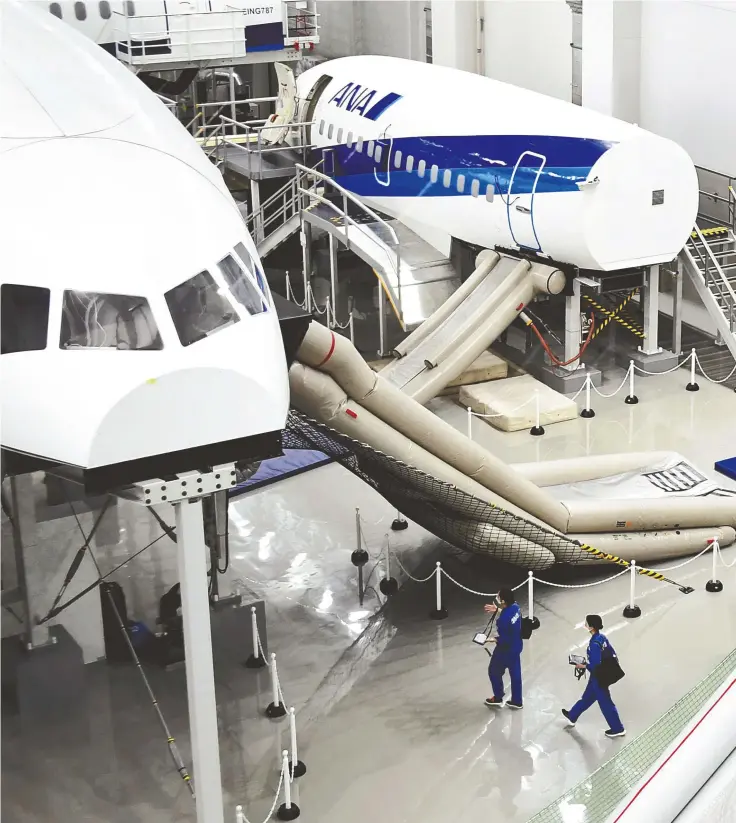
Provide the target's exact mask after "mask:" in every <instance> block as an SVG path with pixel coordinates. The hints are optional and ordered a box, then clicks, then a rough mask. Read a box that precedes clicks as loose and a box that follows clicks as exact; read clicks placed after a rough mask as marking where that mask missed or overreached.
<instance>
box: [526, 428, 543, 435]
mask: <svg viewBox="0 0 736 823" xmlns="http://www.w3.org/2000/svg"><path fill="white" fill-rule="evenodd" d="M529 434H531V436H532V437H541V436H542V435H543V434H544V426H532V427H531V429H529Z"/></svg>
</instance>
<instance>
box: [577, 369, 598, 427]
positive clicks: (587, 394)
mask: <svg viewBox="0 0 736 823" xmlns="http://www.w3.org/2000/svg"><path fill="white" fill-rule="evenodd" d="M591 385H592V384H591V380H590V375H589V374H588V375H586V377H585V408H584V409H583V410H582V411H581V412H580V416H581V417H584V418H586V419H588V418H590V417H595V412H594V411H593V409H591V408H590V387H591Z"/></svg>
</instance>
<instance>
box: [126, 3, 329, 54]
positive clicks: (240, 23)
mask: <svg viewBox="0 0 736 823" xmlns="http://www.w3.org/2000/svg"><path fill="white" fill-rule="evenodd" d="M274 7H277V8H278V10H279V11H280V14H277V17H276V19H277V20H278V19H280V20H281V22H282V36H281V37H280V38H279V42H278V43H275V44H274V51H278V50H279V49H281V48H283V47H284V46H286V47H292V48H295V49H302V48H307V49H311V48H313V47H314V46H315V44H317V43H318V42H319V34H318V32H319V25H318V18H319V15H318V14H317V13H316V11H315V10H314V2H312V1H311V0H280V2H279V0H276V1H275V3H274ZM126 11H127V6H126ZM249 11H250V10H249V9H243V8H240V9H238V8H233V7H230V8H228V9H226V10H222V11H197V10H194V8H191V9H190V10H187V11H180V12H179V13H171V12H169V13H167V14H127V13H124V12H119V11H116V12H113V25H112V30H113V37H114V40H115V54H116V56H117V58H118V59H119V60H121V61H122V62H124V63H127V64H128V65H131V66H143V65H147V64H152V63H156V64H160V63H164V64H165V63H182V62H188V63H197V62H200V61H211V60H232V61H233V63H237V62H240V61H242V60H243V59H244V58H245V57H246V55H247V53H248V47H247V40H246V36H245V29H246V28H247V27H248V26H249V25H251V24H252V23H254V20H253V18H252V16H251V15H250V14H249ZM258 22H261V21H260V20H259V21H258ZM270 22H274V20H271V21H270ZM260 50H261V49H259V51H260Z"/></svg>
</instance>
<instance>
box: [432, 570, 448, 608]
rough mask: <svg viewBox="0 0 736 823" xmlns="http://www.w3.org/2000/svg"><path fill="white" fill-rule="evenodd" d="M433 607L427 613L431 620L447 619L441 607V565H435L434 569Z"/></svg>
mask: <svg viewBox="0 0 736 823" xmlns="http://www.w3.org/2000/svg"><path fill="white" fill-rule="evenodd" d="M434 576H435V607H434V609H433V610H432V611H431V612H430V613H429V616H430V617H431V618H432V620H444V619H445V618H446V617H447V609H446V608H445V607H444V606H443V605H442V563H437V567H436V569H435V573H434Z"/></svg>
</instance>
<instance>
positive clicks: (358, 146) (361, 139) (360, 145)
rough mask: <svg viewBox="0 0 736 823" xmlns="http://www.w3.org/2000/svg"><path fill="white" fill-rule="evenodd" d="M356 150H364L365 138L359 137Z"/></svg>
mask: <svg viewBox="0 0 736 823" xmlns="http://www.w3.org/2000/svg"><path fill="white" fill-rule="evenodd" d="M355 150H356V151H363V138H362V137H359V138H358V142H357V143H356V145H355Z"/></svg>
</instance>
